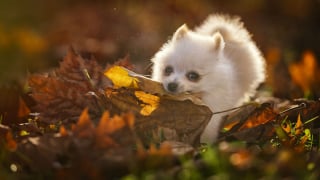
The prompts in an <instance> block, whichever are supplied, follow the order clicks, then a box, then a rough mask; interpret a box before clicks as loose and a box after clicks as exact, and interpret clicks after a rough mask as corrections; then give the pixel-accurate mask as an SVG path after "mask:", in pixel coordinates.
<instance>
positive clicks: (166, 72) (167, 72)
mask: <svg viewBox="0 0 320 180" xmlns="http://www.w3.org/2000/svg"><path fill="white" fill-rule="evenodd" d="M172 72H173V67H172V66H167V67H166V68H165V69H164V75H165V76H169V75H170V74H171V73H172Z"/></svg>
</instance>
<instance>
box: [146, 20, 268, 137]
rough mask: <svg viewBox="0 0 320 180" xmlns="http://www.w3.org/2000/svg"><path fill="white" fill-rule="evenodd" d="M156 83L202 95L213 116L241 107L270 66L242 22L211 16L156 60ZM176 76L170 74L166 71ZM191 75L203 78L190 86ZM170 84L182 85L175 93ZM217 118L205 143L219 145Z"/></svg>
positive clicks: (182, 32)
mask: <svg viewBox="0 0 320 180" xmlns="http://www.w3.org/2000/svg"><path fill="white" fill-rule="evenodd" d="M152 62H153V64H154V65H153V73H152V78H153V79H154V80H156V81H159V82H162V83H163V85H164V87H165V89H167V90H168V91H171V92H173V93H181V92H191V93H197V94H201V98H202V100H203V102H204V103H205V104H206V105H207V106H208V107H209V108H210V109H211V110H212V111H213V112H217V111H223V110H227V109H230V108H233V107H235V106H239V105H241V104H242V103H243V102H244V101H245V100H247V98H248V97H249V96H250V95H252V94H253V93H254V92H255V89H256V88H257V87H258V85H259V84H260V83H261V82H263V81H264V79H265V61H264V58H263V57H262V55H261V52H260V50H259V49H258V48H257V46H256V44H255V43H254V42H253V40H252V39H251V36H250V34H249V33H248V31H247V30H246V29H245V27H244V26H243V23H242V22H241V21H240V18H238V17H229V16H226V15H211V16H209V17H208V18H207V20H205V22H204V23H203V24H202V25H201V26H199V27H197V28H195V30H194V31H191V30H189V29H188V27H187V26H186V25H183V26H181V27H180V28H179V29H178V30H177V31H176V32H175V33H174V35H173V37H172V39H171V40H170V41H169V42H167V43H166V44H164V46H163V47H162V48H161V50H160V51H159V52H157V53H156V54H155V56H154V57H153V59H152ZM168 66H170V67H172V69H171V70H172V72H171V71H170V72H169V73H168V72H165V71H166V70H165V69H166V67H168ZM189 72H195V73H197V74H198V75H199V78H197V79H195V80H194V79H193V81H190V80H189V79H188V78H187V74H188V73H189ZM169 83H174V84H176V85H177V87H176V88H174V90H172V88H169ZM223 115H225V114H217V115H213V117H212V119H211V120H210V122H209V124H208V125H207V127H206V128H205V130H204V132H203V134H202V136H201V142H207V143H212V142H214V141H216V140H217V137H218V135H219V130H220V128H221V124H222V118H221V117H222V116H223Z"/></svg>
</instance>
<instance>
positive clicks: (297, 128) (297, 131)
mask: <svg viewBox="0 0 320 180" xmlns="http://www.w3.org/2000/svg"><path fill="white" fill-rule="evenodd" d="M302 126H303V124H302V121H301V117H300V114H299V115H298V119H297V122H296V125H295V128H294V129H295V135H300V134H301V133H302V131H303V128H302Z"/></svg>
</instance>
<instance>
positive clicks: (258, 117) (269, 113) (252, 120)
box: [239, 106, 277, 130]
mask: <svg viewBox="0 0 320 180" xmlns="http://www.w3.org/2000/svg"><path fill="white" fill-rule="evenodd" d="M276 116H277V113H276V112H274V111H273V109H272V107H270V106H261V107H259V108H258V109H256V110H255V112H254V113H253V114H251V115H250V116H249V118H248V119H247V121H246V122H245V123H244V124H243V125H242V126H241V128H239V130H242V129H245V128H253V127H256V126H259V125H261V124H265V123H267V122H269V121H272V120H274V119H275V117H276Z"/></svg>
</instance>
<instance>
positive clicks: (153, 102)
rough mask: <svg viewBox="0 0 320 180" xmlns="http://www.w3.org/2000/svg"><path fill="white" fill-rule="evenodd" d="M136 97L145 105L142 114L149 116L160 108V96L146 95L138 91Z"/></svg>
mask: <svg viewBox="0 0 320 180" xmlns="http://www.w3.org/2000/svg"><path fill="white" fill-rule="evenodd" d="M134 94H135V96H136V97H137V98H139V100H141V101H142V102H143V103H144V104H141V107H142V109H141V111H140V114H141V115H144V116H149V115H150V114H151V113H152V112H153V111H154V110H156V109H157V108H158V106H159V102H160V98H159V97H158V96H155V95H152V94H148V93H145V92H143V91H136V92H135V93H134Z"/></svg>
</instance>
